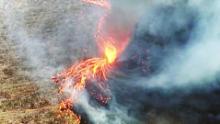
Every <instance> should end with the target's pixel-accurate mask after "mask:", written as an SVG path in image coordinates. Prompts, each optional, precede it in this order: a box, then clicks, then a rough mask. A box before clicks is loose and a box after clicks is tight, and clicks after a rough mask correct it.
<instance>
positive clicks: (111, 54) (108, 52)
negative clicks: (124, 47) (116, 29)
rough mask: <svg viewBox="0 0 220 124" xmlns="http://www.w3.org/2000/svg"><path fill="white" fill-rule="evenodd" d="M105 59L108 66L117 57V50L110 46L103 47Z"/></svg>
mask: <svg viewBox="0 0 220 124" xmlns="http://www.w3.org/2000/svg"><path fill="white" fill-rule="evenodd" d="M105 57H106V60H107V62H108V63H109V64H111V63H113V62H114V61H115V59H116V57H117V50H116V48H115V47H114V46H113V45H111V44H107V45H106V47H105Z"/></svg>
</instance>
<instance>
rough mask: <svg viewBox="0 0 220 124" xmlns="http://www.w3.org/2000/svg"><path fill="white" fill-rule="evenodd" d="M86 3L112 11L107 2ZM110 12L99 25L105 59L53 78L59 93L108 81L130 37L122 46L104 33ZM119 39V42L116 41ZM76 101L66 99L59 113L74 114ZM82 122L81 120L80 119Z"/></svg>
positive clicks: (98, 38)
mask: <svg viewBox="0 0 220 124" xmlns="http://www.w3.org/2000/svg"><path fill="white" fill-rule="evenodd" d="M82 1H83V2H86V3H91V4H95V5H98V6H101V7H103V8H105V9H107V10H110V9H111V5H110V3H109V2H108V1H107V0H82ZM107 16H108V11H107V12H106V14H105V15H104V16H102V17H101V18H100V20H99V23H98V25H97V31H96V36H95V38H96V41H97V44H98V48H99V50H100V52H101V55H102V56H103V57H100V58H97V57H95V58H91V59H87V60H84V61H81V62H78V63H76V64H74V65H72V66H71V67H70V68H68V69H66V70H64V71H63V72H61V73H59V74H57V75H56V76H54V77H52V80H53V81H54V82H55V83H57V84H58V85H59V86H60V87H59V92H60V93H63V92H64V89H65V88H68V89H71V90H73V91H76V92H80V91H83V90H84V89H85V86H86V83H88V81H89V80H97V81H106V80H107V76H108V72H109V70H110V69H111V67H112V66H113V64H114V62H115V61H116V58H117V57H118V56H119V55H120V54H121V53H122V51H123V50H124V49H125V47H126V45H127V43H128V42H127V41H128V40H129V37H127V36H126V35H125V36H124V35H123V36H122V38H120V41H121V40H122V41H123V43H122V44H118V43H117V42H116V41H117V40H119V39H117V38H116V37H114V35H112V34H108V33H107V34H106V33H105V31H104V28H103V27H104V25H105V21H106V17H107ZM116 39H117V40H116ZM75 97H77V96H75ZM100 99H101V101H103V103H107V101H108V100H109V98H103V97H101V98H100ZM74 100H75V99H73V98H71V99H66V100H64V101H62V102H61V103H60V107H59V111H60V112H64V113H67V114H68V115H70V114H73V113H72V111H71V109H72V107H73V103H74V102H76V101H74ZM79 120H80V118H79Z"/></svg>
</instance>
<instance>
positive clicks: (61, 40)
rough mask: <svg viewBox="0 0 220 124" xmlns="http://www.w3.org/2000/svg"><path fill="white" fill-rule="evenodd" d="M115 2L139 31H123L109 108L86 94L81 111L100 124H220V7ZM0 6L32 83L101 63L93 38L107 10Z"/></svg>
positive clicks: (200, 2) (71, 5)
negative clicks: (87, 60)
mask: <svg viewBox="0 0 220 124" xmlns="http://www.w3.org/2000/svg"><path fill="white" fill-rule="evenodd" d="M111 2H112V6H113V9H114V10H113V12H112V13H111V14H113V15H114V14H115V17H117V19H118V18H119V19H118V20H119V22H120V24H123V23H121V22H123V19H126V20H128V19H130V20H133V21H132V22H133V23H134V22H135V24H133V23H131V22H130V21H124V23H126V22H127V23H129V24H130V23H131V24H133V25H135V28H134V30H133V34H132V39H131V40H130V44H129V45H128V47H127V49H126V50H125V52H124V53H123V55H122V56H121V57H120V58H119V59H118V68H116V70H114V71H115V73H116V74H115V73H114V71H113V74H112V76H111V77H110V79H109V82H108V83H109V88H110V91H111V96H112V100H111V101H110V102H109V106H108V107H102V106H97V105H94V103H93V102H91V101H90V99H89V95H88V93H87V92H85V93H83V95H82V97H81V98H80V102H79V104H78V105H77V106H80V108H82V110H83V111H84V113H86V115H87V116H88V118H89V120H91V122H93V123H98V124H99V123H110V124H111V123H112V124H120V123H122V124H123V123H132V124H133V123H150V124H151V123H152V124H154V123H156V124H166V123H169V124H172V123H173V124H179V123H180V124H182V123H183V124H197V123H198V124H212V123H213V124H216V123H219V121H220V119H219V105H220V101H219V97H220V92H219V91H220V87H219V71H220V61H219V60H220V55H219V54H218V51H219V49H220V42H219V39H220V38H219V33H220V29H219V28H218V27H219V22H220V16H219V14H218V12H219V11H220V2H219V1H218V0H213V1H205V0H191V1H188V0H182V1H174V0H156V1H150V0H139V1H135V2H134V1H132V0H129V1H127V0H119V1H116V0H112V1H111ZM0 4H1V7H2V8H3V9H2V10H3V14H4V16H5V21H4V23H5V26H6V29H7V34H8V37H9V38H10V39H11V40H13V41H14V42H16V43H17V44H18V45H19V47H18V54H19V55H21V56H22V57H23V58H24V64H25V65H27V66H29V67H30V68H31V69H30V70H31V76H32V77H33V79H34V80H40V79H49V78H50V76H51V75H52V74H54V73H55V72H57V71H58V70H61V69H63V68H64V67H66V66H69V65H71V64H72V63H73V62H74V61H76V60H77V59H79V58H84V57H91V56H95V55H96V51H95V49H96V46H95V42H94V38H93V35H94V32H95V30H96V29H95V27H96V23H97V21H98V18H99V17H100V15H102V14H103V10H102V9H100V8H96V7H95V8H94V7H93V6H89V5H85V4H82V3H81V2H80V1H77V0H67V1H61V0H55V1H54V0H53V1H52V0H51V1H50V0H47V1H43V0H42V1H41V0H39V1H27V0H22V1H15V0H14V1H6V0H5V1H3V2H0ZM120 13H121V14H120ZM123 13H124V14H123ZM117 14H119V15H117ZM128 15H129V17H128ZM123 16H125V17H123ZM120 18H122V19H120ZM125 25H126V24H125ZM49 84H50V83H49V82H48V84H47V85H49ZM43 85H45V84H43Z"/></svg>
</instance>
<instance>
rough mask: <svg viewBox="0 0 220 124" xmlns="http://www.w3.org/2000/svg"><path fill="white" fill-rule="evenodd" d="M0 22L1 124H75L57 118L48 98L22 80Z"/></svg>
mask: <svg viewBox="0 0 220 124" xmlns="http://www.w3.org/2000/svg"><path fill="white" fill-rule="evenodd" d="M2 24H3V23H2V20H1V18H0V124H36V123H37V124H63V123H71V124H75V123H77V116H65V117H63V118H58V113H57V110H58V108H57V106H56V105H52V104H51V102H50V99H51V98H50V97H48V96H47V97H45V96H44V95H42V94H45V92H48V94H51V95H50V96H52V95H53V97H56V94H55V93H56V90H55V89H50V90H48V91H44V93H42V90H40V88H39V87H38V86H37V85H36V83H34V82H33V81H32V80H30V79H29V78H28V77H27V76H25V74H24V72H25V71H27V70H25V67H23V65H22V63H21V61H22V60H21V58H19V57H18V56H17V55H16V54H15V48H16V45H15V44H13V43H12V42H10V41H8V39H7V36H6V34H4V26H3V25H2Z"/></svg>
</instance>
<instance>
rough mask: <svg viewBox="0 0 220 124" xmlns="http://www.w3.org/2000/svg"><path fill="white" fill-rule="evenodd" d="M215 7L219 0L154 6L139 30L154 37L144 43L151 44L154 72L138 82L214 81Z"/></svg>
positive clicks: (184, 83)
mask: <svg viewBox="0 0 220 124" xmlns="http://www.w3.org/2000/svg"><path fill="white" fill-rule="evenodd" d="M158 6H159V7H158ZM161 6H162V7H161ZM207 6H209V7H211V8H212V9H207ZM161 8H162V9H161ZM218 11H219V3H218V1H212V2H210V3H207V2H205V1H185V2H176V3H173V4H171V5H168V6H164V5H163V4H162V5H161V4H159V5H156V7H153V10H152V11H150V12H148V13H149V14H148V15H147V16H146V17H145V18H144V19H143V22H141V24H140V26H139V29H138V32H140V33H142V34H141V35H143V32H145V33H146V32H147V33H148V35H150V36H151V37H153V38H152V39H150V38H149V41H147V42H150V43H147V44H146V45H151V46H150V48H149V50H152V51H150V52H149V53H150V55H152V56H150V57H152V60H150V61H152V65H153V66H152V68H153V69H155V68H156V69H155V70H156V73H155V74H153V75H151V76H150V77H148V78H147V79H146V78H145V79H141V81H140V83H141V84H143V85H145V86H146V87H148V86H149V87H163V88H172V87H176V86H177V87H188V86H189V87H192V86H194V87H197V86H201V85H208V84H209V83H210V82H216V80H217V77H218V76H219V71H220V70H219V69H220V61H219V59H220V56H219V55H218V50H219V48H220V47H219V46H220V44H219V32H220V30H219V29H218V28H217V27H218V25H219V23H218V22H219V19H220V17H219V14H218ZM152 13H153V14H152ZM145 35H146V34H145ZM146 37H147V36H146ZM158 37H159V40H158V39H156V38H158ZM150 40H151V41H150ZM152 42H154V43H152ZM152 44H153V45H152ZM158 44H159V45H158ZM158 47H159V48H158ZM159 59H160V60H159ZM155 63H156V64H157V65H154V64H155ZM154 66H155V67H154Z"/></svg>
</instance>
